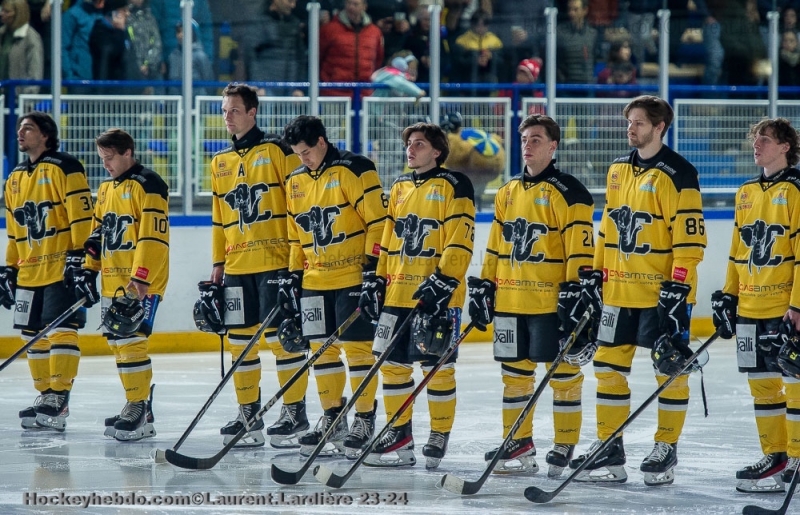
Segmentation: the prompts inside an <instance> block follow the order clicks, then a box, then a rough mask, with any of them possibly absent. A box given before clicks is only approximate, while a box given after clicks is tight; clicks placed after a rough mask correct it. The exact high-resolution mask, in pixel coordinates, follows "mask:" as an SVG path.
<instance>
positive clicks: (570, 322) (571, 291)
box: [556, 281, 584, 334]
mask: <svg viewBox="0 0 800 515" xmlns="http://www.w3.org/2000/svg"><path fill="white" fill-rule="evenodd" d="M558 287H559V289H558V308H557V309H556V314H557V315H558V323H559V324H560V327H559V329H561V331H563V332H565V333H567V334H569V333H571V332H572V330H573V329H575V326H576V325H578V321H579V320H580V319H581V316H582V315H583V311H584V307H583V302H582V301H581V285H580V284H578V283H576V282H575V281H568V282H563V283H561V284H559V285H558Z"/></svg>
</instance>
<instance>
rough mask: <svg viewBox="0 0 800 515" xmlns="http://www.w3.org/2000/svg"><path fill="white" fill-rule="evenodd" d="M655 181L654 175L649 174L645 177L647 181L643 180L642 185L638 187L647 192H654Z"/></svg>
mask: <svg viewBox="0 0 800 515" xmlns="http://www.w3.org/2000/svg"><path fill="white" fill-rule="evenodd" d="M655 182H656V176H655V175H650V176H649V177H648V178H647V182H645V183H644V184H642V185H641V186H640V187H639V189H640V190H641V191H647V192H649V193H655V192H656V185H655V184H654V183H655Z"/></svg>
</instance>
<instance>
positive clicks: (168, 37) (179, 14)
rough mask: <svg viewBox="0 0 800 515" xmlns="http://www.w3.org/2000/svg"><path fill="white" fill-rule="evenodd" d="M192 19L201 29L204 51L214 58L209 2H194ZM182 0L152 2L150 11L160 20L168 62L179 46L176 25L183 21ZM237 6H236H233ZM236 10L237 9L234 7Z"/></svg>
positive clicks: (206, 0) (159, 25)
mask: <svg viewBox="0 0 800 515" xmlns="http://www.w3.org/2000/svg"><path fill="white" fill-rule="evenodd" d="M193 2H194V4H193V8H192V19H193V20H195V21H196V22H197V24H198V26H199V27H200V34H199V36H198V41H200V43H201V44H202V45H203V51H204V52H205V54H206V55H207V56H209V57H210V58H213V57H214V56H215V55H216V54H215V53H214V25H213V22H212V20H211V9H210V8H209V6H208V0H193ZM181 5H182V2H181V1H180V0H150V10H151V11H153V16H155V17H156V20H158V30H159V32H161V46H162V49H163V59H164V62H165V63H166V62H167V59H168V58H169V55H170V54H171V53H172V51H173V50H174V49H175V47H176V46H177V45H178V41H177V39H175V25H176V24H177V23H178V22H179V21H182V20H183V7H182V6H181ZM231 5H235V4H231ZM234 8H235V7H234Z"/></svg>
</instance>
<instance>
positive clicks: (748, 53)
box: [718, 0, 767, 85]
mask: <svg viewBox="0 0 800 515" xmlns="http://www.w3.org/2000/svg"><path fill="white" fill-rule="evenodd" d="M718 19H719V23H720V27H721V32H720V42H721V43H722V48H724V50H725V60H724V61H723V75H724V76H727V82H726V83H727V84H736V85H756V84H758V82H759V77H758V74H757V73H756V69H755V65H756V63H757V62H758V61H759V60H760V59H765V58H766V57H767V49H766V46H765V45H764V40H763V39H762V38H761V34H760V32H759V25H758V24H759V15H758V10H757V7H756V3H755V0H726V2H725V8H724V10H723V11H722V12H721V14H720V15H719V18H718Z"/></svg>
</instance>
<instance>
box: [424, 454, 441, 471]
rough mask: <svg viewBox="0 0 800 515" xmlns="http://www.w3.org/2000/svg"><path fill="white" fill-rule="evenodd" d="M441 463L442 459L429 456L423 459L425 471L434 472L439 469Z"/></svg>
mask: <svg viewBox="0 0 800 515" xmlns="http://www.w3.org/2000/svg"><path fill="white" fill-rule="evenodd" d="M441 462H442V458H431V457H430V456H426V457H425V470H435V469H436V468H438V467H439V464H440V463H441Z"/></svg>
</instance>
